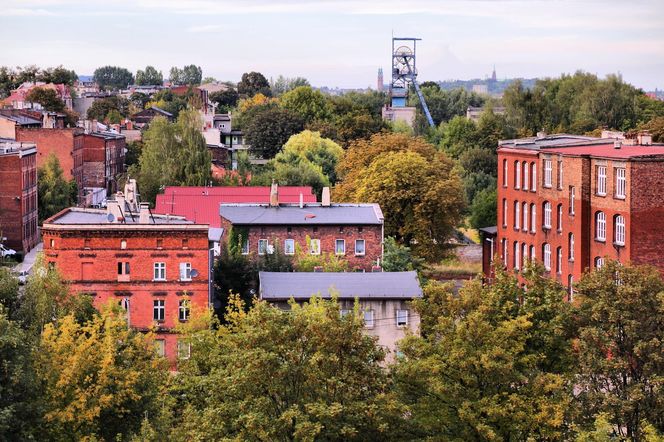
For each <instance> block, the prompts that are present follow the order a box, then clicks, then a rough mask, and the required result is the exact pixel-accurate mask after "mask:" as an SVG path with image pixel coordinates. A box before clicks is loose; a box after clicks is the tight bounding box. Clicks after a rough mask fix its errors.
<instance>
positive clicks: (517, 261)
mask: <svg viewBox="0 0 664 442" xmlns="http://www.w3.org/2000/svg"><path fill="white" fill-rule="evenodd" d="M520 268H521V248H520V247H519V242H518V241H514V270H519V269H520Z"/></svg>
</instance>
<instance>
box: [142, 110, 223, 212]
mask: <svg viewBox="0 0 664 442" xmlns="http://www.w3.org/2000/svg"><path fill="white" fill-rule="evenodd" d="M201 126H202V123H201V121H200V116H199V114H198V112H197V111H195V110H193V109H189V110H185V111H182V112H180V115H179V116H178V120H177V122H175V123H170V122H168V120H166V119H165V118H161V117H158V118H155V119H154V120H153V121H152V123H151V124H150V127H149V128H148V130H147V131H145V133H144V134H143V148H142V152H141V156H140V158H139V163H138V165H137V166H136V167H133V168H130V174H131V175H132V176H136V177H137V180H138V183H139V188H140V189H141V194H142V197H143V199H144V200H146V201H151V202H154V201H155V199H156V195H157V193H158V192H159V190H160V188H161V187H162V186H204V185H206V184H208V183H209V182H210V178H211V170H210V168H211V163H212V158H211V155H210V152H209V151H208V149H207V145H206V144H205V139H204V138H203V136H202V135H201V132H200V127H201Z"/></svg>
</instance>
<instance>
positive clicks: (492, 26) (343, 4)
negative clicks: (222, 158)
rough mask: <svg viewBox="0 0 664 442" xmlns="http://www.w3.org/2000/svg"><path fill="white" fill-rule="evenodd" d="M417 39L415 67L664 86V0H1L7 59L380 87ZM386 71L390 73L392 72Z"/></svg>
mask: <svg viewBox="0 0 664 442" xmlns="http://www.w3.org/2000/svg"><path fill="white" fill-rule="evenodd" d="M392 33H394V35H395V36H408V37H420V38H422V41H421V42H420V44H419V45H418V51H417V54H418V68H419V72H420V75H419V78H420V80H421V81H425V80H446V79H470V78H485V77H486V76H488V75H490V73H491V70H492V68H493V65H494V64H495V66H496V71H497V75H498V78H511V77H525V78H530V77H546V76H548V77H555V76H558V75H560V74H561V73H571V72H574V71H576V70H579V69H581V70H585V71H588V72H592V73H596V74H598V75H600V76H604V75H606V74H608V73H618V72H619V73H621V74H622V75H623V78H624V79H625V80H626V81H628V82H630V83H632V84H634V85H636V86H638V87H641V88H644V89H646V90H651V89H654V88H656V87H657V88H660V89H662V88H664V0H584V1H572V0H558V1H556V0H547V1H537V0H535V1H525V0H515V1H498V0H493V1H480V0H452V1H447V0H439V1H434V0H404V1H393V0H382V1H373V0H327V1H326V0H323V1H304V0H236V1H226V0H219V1H216V0H191V1H189V0H103V1H99V0H85V1H79V0H0V43H1V45H0V47H2V50H0V65H9V66H17V65H21V66H22V65H26V64H36V65H39V66H42V67H46V66H54V65H58V64H63V65H65V66H67V67H70V68H73V69H74V70H76V72H77V73H78V74H92V72H93V71H94V69H95V68H96V67H98V66H103V65H108V64H110V65H119V66H124V67H126V68H128V69H130V70H131V71H134V72H135V71H136V69H139V68H143V67H145V65H147V64H151V65H153V66H155V67H157V68H158V69H160V70H162V71H163V72H164V74H165V76H167V71H168V69H169V68H170V67H171V66H173V65H178V66H182V65H185V64H191V63H194V64H196V65H200V66H201V67H202V68H203V75H204V76H213V77H216V78H218V79H221V80H232V81H237V80H239V78H240V76H241V75H242V73H243V72H247V71H251V70H257V71H260V72H262V73H263V74H265V75H266V76H267V77H270V76H272V77H276V76H277V75H279V74H283V75H285V76H290V77H293V76H302V77H306V78H307V79H309V81H310V82H311V83H312V84H313V85H315V86H324V85H327V86H339V87H366V86H372V87H373V86H375V84H376V71H377V69H378V67H383V69H384V70H385V71H386V73H387V72H389V65H390V49H391V40H390V39H391V36H392ZM386 82H387V78H386Z"/></svg>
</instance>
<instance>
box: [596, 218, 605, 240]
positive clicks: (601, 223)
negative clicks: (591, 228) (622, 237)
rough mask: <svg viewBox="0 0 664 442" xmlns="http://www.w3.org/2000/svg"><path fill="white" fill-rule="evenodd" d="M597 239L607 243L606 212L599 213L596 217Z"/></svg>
mask: <svg viewBox="0 0 664 442" xmlns="http://www.w3.org/2000/svg"><path fill="white" fill-rule="evenodd" d="M595 239H596V240H597V241H606V215H605V214H604V212H597V214H596V215H595Z"/></svg>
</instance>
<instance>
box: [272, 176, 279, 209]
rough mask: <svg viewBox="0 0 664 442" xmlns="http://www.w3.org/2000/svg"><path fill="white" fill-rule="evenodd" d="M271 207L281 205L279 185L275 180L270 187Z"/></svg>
mask: <svg viewBox="0 0 664 442" xmlns="http://www.w3.org/2000/svg"><path fill="white" fill-rule="evenodd" d="M270 207H279V185H278V184H277V183H275V182H274V180H272V187H271V188H270Z"/></svg>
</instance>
